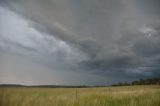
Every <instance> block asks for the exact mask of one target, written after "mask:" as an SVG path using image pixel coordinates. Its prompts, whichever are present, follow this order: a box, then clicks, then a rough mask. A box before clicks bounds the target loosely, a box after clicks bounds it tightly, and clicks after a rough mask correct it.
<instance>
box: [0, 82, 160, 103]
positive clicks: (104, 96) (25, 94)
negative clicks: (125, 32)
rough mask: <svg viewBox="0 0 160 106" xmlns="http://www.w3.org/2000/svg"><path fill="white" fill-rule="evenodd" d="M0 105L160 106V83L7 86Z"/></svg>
mask: <svg viewBox="0 0 160 106" xmlns="http://www.w3.org/2000/svg"><path fill="white" fill-rule="evenodd" d="M0 106H160V86H159V85H146V86H144V85H141V86H121V87H95V88H38V87H37V88H36V87H29V88H26V87H11V88H7V87H6V88H5V87H4V88H0Z"/></svg>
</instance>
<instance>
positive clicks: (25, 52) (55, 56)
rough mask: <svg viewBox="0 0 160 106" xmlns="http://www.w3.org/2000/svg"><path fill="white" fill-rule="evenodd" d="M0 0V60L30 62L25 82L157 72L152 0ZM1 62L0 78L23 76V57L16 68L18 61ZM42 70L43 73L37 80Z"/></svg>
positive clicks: (158, 19) (157, 15)
mask: <svg viewBox="0 0 160 106" xmlns="http://www.w3.org/2000/svg"><path fill="white" fill-rule="evenodd" d="M0 4H1V5H0V23H1V24H0V54H1V56H0V57H1V58H2V57H3V59H0V64H1V65H2V64H4V61H7V62H8V61H11V60H12V61H14V60H16V58H18V59H19V58H20V61H19V62H20V63H23V62H21V61H22V60H26V61H27V62H33V64H35V65H32V66H31V68H32V69H30V70H34V71H27V72H26V73H28V76H30V77H31V79H33V80H34V81H28V82H26V83H27V84H36V83H37V84H45V83H46V82H48V83H50V84H54V83H56V84H110V83H113V82H117V81H131V80H134V79H138V78H144V77H155V76H160V71H159V69H160V67H159V64H160V47H159V45H160V12H159V11H158V10H159V9H160V7H159V5H160V2H159V1H158V0H152V1H150V0H141V1H139V0H130V1H128V0H119V1H117V0H101V1H97V0H45V1H44V0H27V1H26V0H5V1H4V0H2V1H1V2H0ZM142 4H143V5H142ZM6 54H7V56H6ZM9 57H10V58H11V57H13V58H11V59H10V58H9ZM21 59H22V60H21ZM7 62H6V63H5V65H3V68H1V71H0V73H4V76H3V77H2V78H1V79H0V82H2V83H5V82H7V83H10V80H9V79H16V78H18V79H17V80H15V83H16V82H17V83H23V80H24V81H26V80H28V79H25V78H24V79H23V78H22V76H23V75H22V74H21V72H20V70H21V71H22V72H23V70H27V68H28V67H29V66H30V65H29V64H28V63H25V62H24V63H23V64H24V68H23V69H21V68H18V63H17V64H14V65H12V66H11V64H12V63H7ZM6 64H7V65H6ZM37 64H38V66H39V67H41V68H40V69H39V68H36V66H37ZM38 66H37V67H38ZM6 67H15V68H13V69H12V68H10V69H6ZM46 68H47V69H46ZM6 70H8V71H6ZM16 70H17V71H16ZM36 70H37V71H36ZM38 70H45V71H44V72H40V71H38ZM13 71H14V72H16V74H14V75H12V73H13ZM32 72H33V75H32V74H31V75H30V73H32ZM39 72H40V73H39ZM44 73H45V74H44ZM55 73H56V74H55ZM64 73H65V74H66V73H68V74H67V75H65V74H64ZM36 74H37V75H36ZM43 74H44V77H48V79H44V80H42V79H41V77H40V76H42V75H43ZM51 74H52V75H53V76H54V74H55V75H57V76H59V77H58V78H57V77H54V78H52V76H51ZM2 75H3V74H2ZM7 76H8V77H7ZM76 76H77V79H76ZM62 77H63V78H62ZM72 77H73V80H74V81H73V80H72ZM60 78H62V79H63V81H60V80H61V79H60ZM22 79H23V80H22ZM18 80H22V82H19V81H18ZM55 80H56V81H55ZM59 81H60V82H59ZM11 83H14V81H13V82H11Z"/></svg>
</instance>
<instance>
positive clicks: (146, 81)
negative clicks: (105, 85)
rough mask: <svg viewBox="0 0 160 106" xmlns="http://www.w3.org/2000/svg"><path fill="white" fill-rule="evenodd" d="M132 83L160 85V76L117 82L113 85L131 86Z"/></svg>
mask: <svg viewBox="0 0 160 106" xmlns="http://www.w3.org/2000/svg"><path fill="white" fill-rule="evenodd" d="M131 85H160V78H148V79H139V80H136V81H132V82H130V83H129V82H124V83H121V82H119V83H116V84H113V85H112V86H131Z"/></svg>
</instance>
